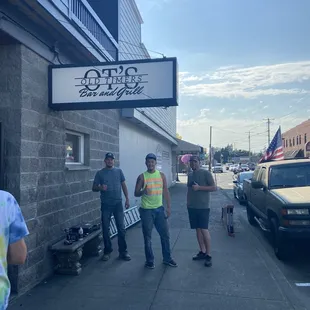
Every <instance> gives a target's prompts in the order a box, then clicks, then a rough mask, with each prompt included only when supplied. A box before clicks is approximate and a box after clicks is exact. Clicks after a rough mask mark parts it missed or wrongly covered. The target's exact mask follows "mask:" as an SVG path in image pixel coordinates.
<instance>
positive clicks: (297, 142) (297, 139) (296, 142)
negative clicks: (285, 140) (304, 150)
mask: <svg viewBox="0 0 310 310" xmlns="http://www.w3.org/2000/svg"><path fill="white" fill-rule="evenodd" d="M298 142H299V140H298V136H296V144H297V145H298Z"/></svg>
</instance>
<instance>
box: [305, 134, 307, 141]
mask: <svg viewBox="0 0 310 310" xmlns="http://www.w3.org/2000/svg"><path fill="white" fill-rule="evenodd" d="M305 143H307V134H306V133H305Z"/></svg>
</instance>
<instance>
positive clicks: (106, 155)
mask: <svg viewBox="0 0 310 310" xmlns="http://www.w3.org/2000/svg"><path fill="white" fill-rule="evenodd" d="M107 158H112V159H115V156H114V154H113V153H106V154H105V159H107Z"/></svg>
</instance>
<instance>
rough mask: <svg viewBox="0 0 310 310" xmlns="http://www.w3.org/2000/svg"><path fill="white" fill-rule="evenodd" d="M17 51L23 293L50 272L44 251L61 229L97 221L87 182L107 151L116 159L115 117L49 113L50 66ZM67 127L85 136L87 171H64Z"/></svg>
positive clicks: (109, 113) (92, 113)
mask: <svg viewBox="0 0 310 310" xmlns="http://www.w3.org/2000/svg"><path fill="white" fill-rule="evenodd" d="M6 48H7V47H6ZM18 51H19V54H18V55H16V56H19V57H14V62H15V63H16V64H18V63H19V64H20V67H19V69H20V71H19V72H21V74H20V75H19V83H20V88H19V93H18V96H19V97H18V100H17V99H16V104H19V106H20V107H21V109H18V108H16V115H20V118H19V119H20V120H21V124H20V123H19V124H18V123H17V124H16V126H15V128H16V129H15V130H16V131H18V128H20V129H19V133H20V137H21V139H20V141H18V139H17V138H18V135H16V140H17V142H16V152H19V153H18V155H19V154H20V159H16V164H15V165H14V169H15V170H16V178H18V177H20V181H19V186H20V195H18V193H17V198H18V200H19V202H20V206H21V209H22V211H23V214H24V217H25V219H26V221H27V225H28V228H29V230H30V235H29V236H28V237H27V239H26V241H27V245H28V251H29V252H28V259H27V262H26V264H25V265H24V266H21V267H19V276H18V280H19V282H18V287H17V288H18V290H19V291H20V292H23V291H26V290H28V289H29V288H31V287H32V286H33V285H35V284H36V283H38V282H39V281H40V280H42V279H43V278H45V277H46V276H48V275H50V274H51V273H52V267H53V262H52V255H51V253H50V252H49V250H48V247H49V245H50V244H52V243H54V242H55V241H58V240H59V239H60V238H62V236H63V230H64V229H65V228H67V227H70V226H72V225H75V224H78V223H80V222H85V221H87V222H88V221H91V222H94V221H98V220H99V219H100V201H99V194H97V193H93V192H92V191H91V187H92V180H93V178H94V174H95V172H96V171H97V170H99V169H101V168H102V166H103V158H104V154H105V152H108V151H112V152H114V153H115V155H116V157H117V159H118V158H119V137H118V135H119V113H118V111H111V110H102V111H97V110H94V111H83V112H76V111H72V112H67V111H65V112H54V111H51V110H50V109H49V108H48V101H47V100H48V80H47V70H48V65H49V63H48V62H47V61H45V60H44V59H43V58H41V57H40V56H38V55H37V54H35V53H33V52H32V51H31V50H29V49H28V48H26V47H25V46H23V45H21V46H20V47H19V50H18ZM8 53H10V51H8ZM10 57H12V56H10ZM12 61H13V59H12ZM6 65H7V66H8V67H9V68H10V67H11V64H9V63H7V64H6ZM16 70H17V69H16ZM1 71H2V70H1ZM17 71H18V70H17ZM17 81H18V80H17ZM14 96H15V92H14V93H13V92H9V93H8V98H11V97H13V98H14ZM16 96H17V95H16ZM1 106H2V104H1ZM9 109H11V107H10V108H5V111H7V110H8V111H9ZM6 113H8V112H6ZM16 117H17V116H16ZM66 129H67V130H74V131H77V132H80V133H83V134H85V135H86V138H85V141H86V145H87V148H88V150H87V153H88V166H89V167H83V170H73V171H72V170H67V169H66V166H65V154H66V152H65V151H66V149H65V130H66ZM14 141H15V140H14ZM19 146H20V147H19ZM10 153H12V154H13V151H12V150H11V151H10ZM19 163H20V165H19ZM12 169H13V167H12ZM19 169H20V174H19V173H18V172H19ZM10 178H11V177H9V176H8V179H9V180H10ZM13 179H14V178H13ZM9 182H11V181H9ZM8 190H10V188H8ZM14 194H16V193H14Z"/></svg>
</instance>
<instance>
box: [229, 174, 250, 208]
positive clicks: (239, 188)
mask: <svg viewBox="0 0 310 310" xmlns="http://www.w3.org/2000/svg"><path fill="white" fill-rule="evenodd" d="M252 176H253V171H247V172H240V173H239V174H238V176H237V178H236V179H235V180H234V181H233V183H234V188H233V190H234V197H235V198H236V199H237V200H239V202H240V204H244V202H245V199H244V192H243V181H244V180H251V179H252Z"/></svg>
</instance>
